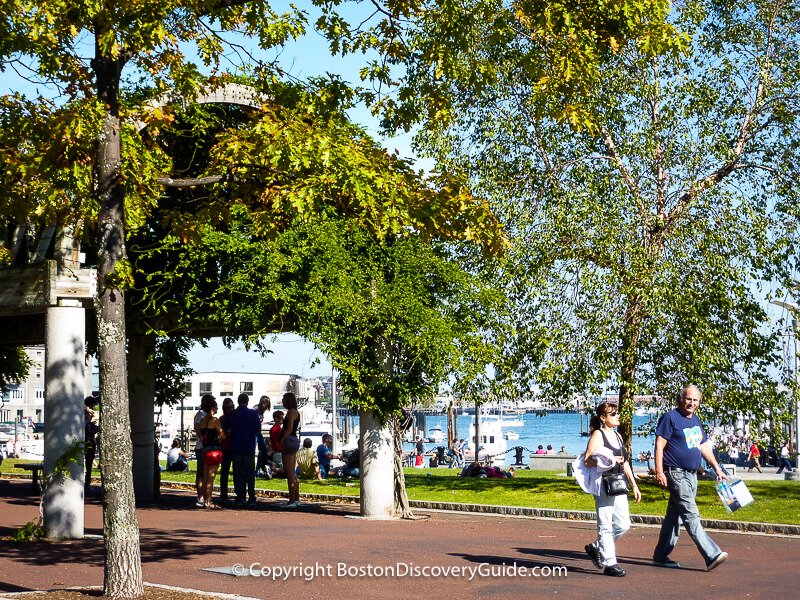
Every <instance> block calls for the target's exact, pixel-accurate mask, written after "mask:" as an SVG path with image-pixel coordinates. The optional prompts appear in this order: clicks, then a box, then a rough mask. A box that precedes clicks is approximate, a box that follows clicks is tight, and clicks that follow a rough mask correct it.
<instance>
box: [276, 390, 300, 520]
mask: <svg viewBox="0 0 800 600" xmlns="http://www.w3.org/2000/svg"><path fill="white" fill-rule="evenodd" d="M282 404H283V407H284V408H285V409H286V415H285V416H284V418H283V429H282V430H281V448H282V455H283V470H284V471H285V472H286V483H287V485H288V486H289V502H287V503H286V508H298V507H299V506H300V480H299V479H298V478H297V451H298V450H299V449H300V438H299V437H298V436H297V429H298V427H299V426H300V413H299V412H298V411H297V397H296V396H295V395H294V394H293V393H292V392H286V393H285V394H284V395H283V401H282Z"/></svg>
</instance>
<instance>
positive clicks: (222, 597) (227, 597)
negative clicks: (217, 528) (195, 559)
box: [0, 581, 259, 600]
mask: <svg viewBox="0 0 800 600" xmlns="http://www.w3.org/2000/svg"><path fill="white" fill-rule="evenodd" d="M143 583H144V587H145V588H149V587H151V588H158V589H161V590H170V591H174V592H184V593H187V594H197V595H201V596H207V597H211V598H219V600H259V599H258V598H251V597H249V596H239V595H237V594H226V593H224V592H204V591H203V590H194V589H192V588H184V587H175V586H174V585H163V584H161V583H148V582H147V581H145V582H143ZM102 589H103V588H102V586H97V585H89V586H78V587H69V588H56V589H51V590H30V591H28V592H0V599H1V600H5V599H6V598H7V599H9V600H15V599H17V600H18V599H23V598H26V597H28V596H35V595H36V594H42V593H49V592H71V591H77V590H100V591H102Z"/></svg>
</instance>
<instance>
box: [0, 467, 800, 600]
mask: <svg viewBox="0 0 800 600" xmlns="http://www.w3.org/2000/svg"><path fill="white" fill-rule="evenodd" d="M37 501H38V499H37V498H36V497H35V496H32V495H30V483H27V482H21V481H20V482H11V481H0V536H8V535H10V534H11V533H12V532H13V531H14V530H15V529H16V528H18V527H19V526H21V525H23V524H24V523H26V522H28V521H30V520H31V519H34V518H35V517H36V516H37V514H38V505H37ZM193 503H194V500H193V498H192V495H191V494H182V493H179V492H175V493H167V494H165V495H164V496H163V497H162V499H161V500H160V502H159V503H158V504H152V505H148V506H143V507H140V508H139V510H138V513H137V514H138V518H139V525H140V529H141V548H142V561H143V570H144V578H145V580H146V581H147V582H150V583H158V584H165V585H172V586H178V587H182V588H191V589H197V590H203V591H206V592H211V593H214V592H216V593H229V594H231V593H232V594H239V595H242V596H246V597H251V598H270V599H272V598H292V599H303V600H306V599H309V600H310V599H315V598H325V599H334V600H336V599H340V598H341V599H347V600H361V599H372V598H374V599H388V598H392V599H394V598H398V597H400V596H404V597H413V598H425V599H436V600H439V599H444V598H448V599H462V598H475V597H482V598H504V599H505V598H508V599H513V598H530V597H532V596H535V597H544V598H548V597H552V598H590V597H591V598H594V599H596V598H598V597H614V598H635V599H637V600H641V599H642V598H654V599H659V598H676V597H697V596H698V594H700V595H702V597H703V598H745V597H746V598H749V599H758V598H764V599H774V598H781V597H791V596H793V595H794V593H795V592H796V590H797V589H799V588H800V572H798V569H797V564H798V553H800V538H795V537H785V536H769V535H753V534H740V533H728V532H724V533H723V532H717V533H714V534H713V537H714V539H715V540H716V541H717V542H718V543H719V544H720V546H722V548H724V549H725V550H727V551H728V552H729V553H730V558H729V559H728V561H727V562H726V563H725V564H723V565H722V566H721V567H720V568H719V569H717V570H716V571H713V572H710V573H708V572H705V570H704V569H703V562H702V559H701V558H700V555H699V554H698V553H697V551H696V549H695V548H694V546H693V545H692V543H691V541H690V540H689V539H688V537H687V536H686V535H685V534H683V535H682V537H681V540H680V542H679V545H678V547H677V548H676V550H675V552H674V553H673V558H674V559H675V560H678V561H679V562H681V563H682V565H683V567H684V568H683V569H681V570H679V571H673V570H669V569H658V568H655V567H652V566H650V564H649V561H648V558H649V556H650V553H651V551H652V548H653V546H654V545H655V542H656V538H657V535H658V529H657V528H656V527H652V526H636V527H635V528H634V529H632V530H631V531H630V532H629V534H628V535H627V536H625V537H624V538H623V539H622V540H621V541H620V542H619V544H618V556H619V558H620V562H621V564H622V566H623V568H625V569H626V570H627V571H628V577H626V578H625V579H615V578H610V577H603V576H602V575H600V574H599V572H598V571H597V570H596V569H594V567H593V566H592V564H591V562H590V561H589V560H588V559H587V557H586V555H585V554H584V553H583V550H582V549H583V546H584V545H585V544H586V543H587V542H589V541H591V540H592V539H593V537H594V525H593V524H592V523H587V522H570V521H562V520H543V519H529V518H519V517H498V516H491V515H465V514H453V513H443V512H433V513H428V515H429V517H430V518H429V519H427V520H419V521H367V520H363V519H360V518H358V517H357V508H356V507H353V506H352V505H340V504H335V503H327V504H309V505H307V506H306V507H304V508H303V509H301V510H300V511H295V512H291V511H286V510H281V508H280V502H279V501H274V502H272V501H265V502H260V503H259V508H258V510H254V511H237V510H221V511H204V510H198V509H195V508H193ZM101 527H102V513H101V506H100V504H99V502H96V501H95V502H88V503H87V505H86V533H87V534H89V535H93V536H95V537H93V538H89V539H85V540H80V541H72V542H61V543H48V542H39V543H23V544H16V543H12V542H8V541H0V594H2V592H4V591H5V592H12V591H26V590H35V589H50V588H63V587H69V586H75V585H81V586H83V585H102V581H103V555H104V553H103V547H102V539H101V537H100V534H101ZM252 563H257V565H256V567H255V569H256V571H258V570H259V569H261V568H266V569H268V571H267V572H269V570H272V572H275V571H276V570H277V569H278V568H280V569H282V570H284V571H287V570H289V569H292V568H294V572H293V573H290V574H288V575H286V577H285V580H283V576H281V577H279V578H278V580H277V581H273V580H272V579H271V578H270V577H253V576H242V577H234V576H232V575H224V574H221V573H217V572H212V571H209V570H208V569H219V570H222V571H231V570H233V569H234V568H235V567H234V565H237V564H240V565H245V570H249V566H250V565H251V564H252ZM514 565H516V567H524V568H525V569H527V571H528V572H532V571H533V570H534V568H536V573H541V574H544V573H548V572H549V573H550V574H551V576H549V577H534V576H528V577H521V576H515V575H514V572H513V570H512V567H513V566H514ZM389 567H393V568H394V569H395V570H396V576H390V575H388V574H387V572H386V571H387V569H388V568H389ZM415 568H416V569H418V570H419V571H418V574H417V575H410V574H407V573H406V571H413V569H415ZM446 568H449V569H452V568H458V569H460V570H462V571H464V573H465V574H464V575H460V576H444V575H441V574H439V575H438V576H426V575H428V574H430V573H431V571H432V570H435V569H446ZM304 569H305V570H304ZM369 569H372V573H370V572H369ZM381 569H383V570H384V572H383V573H380V572H378V571H380V570H381ZM472 569H479V572H478V574H476V575H474V576H473V577H472V578H471V579H470V572H471V571H470V570H472ZM559 570H561V572H560V574H559ZM486 573H488V575H487V574H486Z"/></svg>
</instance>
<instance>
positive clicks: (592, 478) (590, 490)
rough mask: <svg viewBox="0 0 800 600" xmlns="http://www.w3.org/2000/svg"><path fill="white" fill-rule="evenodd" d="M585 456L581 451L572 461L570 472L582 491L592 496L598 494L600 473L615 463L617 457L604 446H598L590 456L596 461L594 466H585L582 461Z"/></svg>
mask: <svg viewBox="0 0 800 600" xmlns="http://www.w3.org/2000/svg"><path fill="white" fill-rule="evenodd" d="M585 457H586V453H585V452H581V455H580V456H579V457H578V458H576V459H575V460H574V461H573V462H572V472H573V473H574V474H575V480H576V481H577V482H578V485H579V486H581V489H582V490H583V491H584V492H586V493H587V494H591V495H592V496H599V495H600V480H601V475H602V474H603V473H604V472H605V471H608V470H609V469H611V468H613V467H614V465H615V464H617V458H616V457H615V456H614V453H613V452H612V451H611V450H609V449H608V448H606V447H605V446H599V447H598V448H597V449H596V450H595V451H594V452H593V453H592V458H593V459H595V460H596V461H597V466H596V467H587V466H586V463H585V462H584V459H585Z"/></svg>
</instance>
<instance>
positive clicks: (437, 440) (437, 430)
mask: <svg viewBox="0 0 800 600" xmlns="http://www.w3.org/2000/svg"><path fill="white" fill-rule="evenodd" d="M444 439H445V434H444V432H443V431H442V428H441V427H431V428H430V429H429V430H428V441H429V442H431V443H432V444H441V443H442V442H443V441H444Z"/></svg>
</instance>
